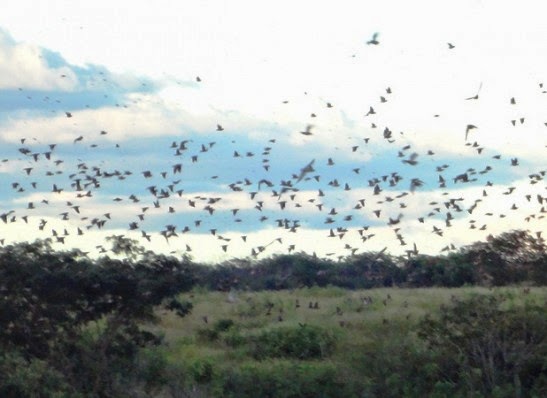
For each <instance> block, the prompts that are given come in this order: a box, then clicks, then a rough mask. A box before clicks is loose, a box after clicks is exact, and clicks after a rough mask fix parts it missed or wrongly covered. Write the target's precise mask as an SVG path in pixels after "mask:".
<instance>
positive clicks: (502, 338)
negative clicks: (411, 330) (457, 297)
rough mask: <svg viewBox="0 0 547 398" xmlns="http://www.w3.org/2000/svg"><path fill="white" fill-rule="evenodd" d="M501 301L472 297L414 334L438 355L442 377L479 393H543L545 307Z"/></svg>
mask: <svg viewBox="0 0 547 398" xmlns="http://www.w3.org/2000/svg"><path fill="white" fill-rule="evenodd" d="M507 301H508V298H507V297H506V296H505V295H489V296H486V295H478V296H474V297H471V298H470V299H468V300H464V301H459V302H457V303H455V304H454V305H453V306H452V307H447V308H443V309H442V310H441V314H440V317H439V318H432V317H429V318H427V319H425V320H424V321H423V322H422V323H421V324H420V326H419V335H420V337H421V338H422V339H423V340H424V341H426V342H427V344H428V345H429V346H430V347H431V348H432V349H433V350H435V351H436V352H437V353H438V358H437V359H438V363H439V366H440V367H441V368H442V374H443V375H444V376H443V379H444V381H446V382H450V383H453V384H454V385H458V386H460V388H461V389H463V390H464V391H465V392H467V393H475V392H478V393H480V394H482V395H494V396H505V395H506V392H508V391H509V392H511V394H512V395H515V394H516V395H517V396H523V395H527V394H526V393H529V392H530V391H531V390H536V391H538V390H539V391H541V392H542V395H545V393H547V384H546V383H545V371H546V370H547V369H546V365H547V363H546V361H545V358H547V309H546V308H545V306H544V305H538V304H536V303H533V302H528V303H525V305H524V306H519V307H515V306H513V305H510V303H509V304H508V303H507Z"/></svg>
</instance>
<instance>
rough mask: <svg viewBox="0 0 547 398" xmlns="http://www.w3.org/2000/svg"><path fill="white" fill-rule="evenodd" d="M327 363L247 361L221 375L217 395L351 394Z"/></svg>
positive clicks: (288, 397)
mask: <svg viewBox="0 0 547 398" xmlns="http://www.w3.org/2000/svg"><path fill="white" fill-rule="evenodd" d="M336 373H337V372H336V368H335V367H334V366H332V365H330V364H328V363H296V364H295V363H290V362H289V363H285V362H281V363H273V364H248V365H243V366H241V367H239V368H237V369H231V370H228V371H226V372H225V373H224V374H222V375H221V377H222V379H221V388H220V389H218V390H219V391H218V392H217V394H216V396H219V397H226V398H228V397H234V398H235V397H237V398H246V397H252V398H255V397H270V398H277V397H279V398H322V397H351V396H352V395H353V394H352V392H351V390H350V389H349V388H348V386H347V385H345V384H344V383H342V382H340V381H339V380H337V377H336Z"/></svg>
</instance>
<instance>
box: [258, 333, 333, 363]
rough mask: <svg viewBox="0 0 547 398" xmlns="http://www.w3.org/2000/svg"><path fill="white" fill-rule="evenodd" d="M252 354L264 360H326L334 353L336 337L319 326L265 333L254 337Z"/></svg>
mask: <svg viewBox="0 0 547 398" xmlns="http://www.w3.org/2000/svg"><path fill="white" fill-rule="evenodd" d="M250 340H251V346H252V348H251V353H252V356H253V357H254V358H256V359H264V358H296V359H314V358H325V357H327V356H328V355H330V353H331V352H332V351H333V349H334V346H335V342H336V339H335V336H334V335H333V334H332V333H331V332H329V331H327V330H325V329H323V328H320V327H318V326H311V325H300V326H297V327H284V328H278V329H273V330H269V331H265V332H263V333H261V334H259V335H258V336H252V337H251V338H250Z"/></svg>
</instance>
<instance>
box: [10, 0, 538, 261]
mask: <svg viewBox="0 0 547 398" xmlns="http://www.w3.org/2000/svg"><path fill="white" fill-rule="evenodd" d="M8 3H9V5H8V6H7V7H6V12H5V13H3V15H1V16H0V181H1V184H2V189H1V190H0V206H1V207H0V214H2V215H4V218H6V220H7V222H5V223H4V222H1V221H0V239H4V242H5V243H7V242H12V241H19V240H32V239H35V238H45V237H53V239H54V241H55V242H56V245H58V247H59V248H67V247H80V248H82V249H83V250H85V251H89V252H90V254H94V253H96V252H97V246H99V245H106V244H105V243H104V238H105V237H106V236H108V235H112V234H125V235H126V236H129V237H132V238H135V239H138V240H140V241H141V242H142V244H143V245H145V246H146V247H148V248H150V249H153V250H157V251H164V252H168V253H169V252H171V253H185V252H187V249H188V247H190V248H191V249H192V250H191V252H190V254H191V255H192V256H194V258H196V259H197V260H203V261H213V262H214V261H220V260H223V259H227V258H230V257H232V256H236V257H245V256H249V255H250V254H251V253H252V252H253V251H254V252H256V250H257V248H260V247H265V248H266V249H265V250H264V251H263V252H261V254H260V255H261V256H264V255H271V254H274V253H283V252H287V251H288V250H289V249H290V250H292V247H293V246H294V250H295V251H306V252H309V253H312V252H316V253H317V254H318V255H327V254H328V255H331V256H339V255H347V254H349V253H350V252H351V251H352V250H353V251H354V252H356V253H359V252H364V251H369V250H381V249H382V248H384V247H387V248H388V249H389V250H390V252H392V253H393V254H405V252H406V251H407V250H412V248H413V244H414V243H415V244H416V246H417V247H418V249H419V250H420V251H421V252H424V253H430V254H435V253H438V252H439V251H440V250H442V249H443V248H445V247H446V246H449V245H451V244H454V245H455V246H456V247H460V246H462V245H465V244H469V243H471V242H473V241H476V240H481V239H484V238H485V237H486V236H487V235H488V234H496V233H500V232H503V231H506V230H509V229H513V228H523V229H529V230H530V231H532V232H537V231H543V230H545V227H546V222H545V218H544V211H545V204H544V203H542V198H544V197H547V192H546V190H545V188H546V186H545V180H544V175H543V173H544V170H545V169H546V168H547V167H546V164H545V160H544V159H545V151H546V150H547V148H546V145H547V127H546V125H545V124H544V123H546V122H547V114H546V113H545V109H547V108H546V106H545V105H547V103H546V101H547V99H546V98H547V97H546V96H545V95H546V94H545V91H544V90H547V86H546V87H545V89H544V88H543V81H544V80H545V81H546V82H547V79H546V78H545V72H544V71H545V70H547V68H546V66H547V56H546V55H545V54H547V52H546V51H545V50H547V49H546V48H544V47H546V46H547V45H546V44H545V43H544V41H543V40H542V38H543V37H545V33H547V32H545V30H546V28H545V26H544V24H543V21H541V18H540V17H539V16H538V15H539V13H538V12H537V11H538V8H537V7H536V3H535V2H532V3H529V4H527V5H526V6H519V7H518V9H517V8H513V7H511V6H509V5H506V4H498V3H496V2H488V1H486V2H485V1H482V2H479V1H463V2H460V3H458V4H457V5H454V6H453V8H452V9H451V10H450V13H449V12H448V11H447V10H446V9H445V8H443V7H441V6H440V5H439V4H437V3H436V2H428V1H421V2H417V3H416V4H414V3H413V6H412V7H410V6H409V5H407V4H406V2H401V1H388V2H385V3H384V2H383V3H382V4H377V2H347V3H345V4H343V5H340V6H337V7H333V6H332V5H331V4H329V3H327V2H313V7H311V6H312V3H310V4H307V3H306V2H302V3H299V5H294V4H291V3H289V2H284V1H280V2H276V4H275V5H272V4H270V5H267V6H264V7H259V6H257V5H251V6H250V5H248V4H246V3H245V2H240V1H235V2H230V3H229V4H227V3H224V2H221V1H206V2H188V3H185V4H184V6H182V5H181V6H177V5H174V4H173V3H171V2H165V3H162V4H161V5H159V6H157V7H151V6H149V5H147V2H140V1H137V2H134V7H132V8H131V9H126V8H122V7H121V6H112V5H111V4H109V3H108V2H104V1H97V2H94V3H93V7H91V6H90V5H86V6H82V7H73V6H72V5H71V4H70V3H69V2H66V1H52V2H48V6H47V7H45V5H38V6H33V5H32V2H30V1H18V2H8ZM538 5H539V3H538ZM42 7H43V8H42ZM310 7H311V8H312V9H313V12H312V11H311V10H310ZM409 7H410V8H409ZM425 8H427V9H428V10H429V12H428V13H427V17H426V13H421V12H417V10H418V9H425ZM409 15H412V16H413V17H412V18H408V16H409ZM517 16H518V17H521V18H517ZM485 18H487V19H488V24H485V23H484V21H485ZM509 20H511V21H512V23H511V24H508V23H507V22H508V21H509ZM519 21H522V22H519ZM375 32H379V35H378V40H379V42H380V43H379V44H378V45H370V44H367V42H368V41H369V40H370V39H371V37H372V35H373V34H374V33H375ZM448 43H451V44H453V45H454V48H449V46H448ZM197 77H199V81H198V79H197ZM475 95H478V98H477V99H467V98H470V97H471V98H472V97H474V96H475ZM512 99H514V101H513V100H512ZM371 107H372V108H373V109H374V113H373V114H368V115H367V113H369V110H370V108H371ZM217 125H221V126H222V129H218V128H217ZM468 125H473V126H476V128H473V129H470V130H469V134H468V139H467V141H466V140H465V134H466V130H467V126H468ZM308 126H311V127H308ZM303 132H304V133H306V132H307V133H309V134H302V133H303ZM51 146H53V148H52V147H51ZM512 159H517V160H518V162H517V164H513V163H515V161H514V160H513V162H512ZM312 160H313V161H314V162H313V170H312V171H310V172H308V173H306V174H305V175H304V176H303V178H302V179H301V180H300V181H298V176H299V174H300V172H301V170H302V169H303V168H304V167H305V166H306V165H307V164H309V163H310V162H311V161H312ZM177 166H180V168H181V170H180V171H178V170H176V168H177ZM394 173H395V174H394ZM464 175H465V176H466V178H467V180H468V181H467V182H464V181H463V176H464ZM458 176H460V178H457V177H458ZM413 179H415V181H417V180H419V181H421V184H420V186H417V187H415V188H413V189H411V185H412V184H411V181H412V180H413ZM441 179H444V181H445V182H444V183H443V184H441V183H440V181H441ZM454 179H456V181H455V180H454ZM390 181H391V184H390ZM375 187H377V188H376V189H378V188H379V189H380V192H377V193H376V194H375V193H374V190H375ZM29 203H32V204H29ZM363 203H364V206H363ZM235 209H238V210H237V211H236V210H235ZM234 212H235V214H234ZM278 220H281V221H278ZM447 220H448V221H447ZM99 226H100V228H99ZM365 229H366V231H365V232H364V230H365ZM65 230H66V234H65ZM78 231H79V233H78ZM162 231H163V232H162ZM169 231H171V232H169ZM173 231H174V232H175V233H176V235H174V234H173V233H172V232H173ZM439 231H441V232H439ZM162 233H163V235H168V239H165V236H162ZM55 234H57V236H55ZM144 235H147V236H148V235H150V241H148V240H147V239H146V238H143V236H144ZM332 235H335V237H334V238H333V237H332ZM367 235H372V236H370V237H367V238H366V239H363V236H367ZM397 235H399V236H397ZM441 235H442V236H441ZM58 236H63V239H58ZM57 241H59V242H57ZM61 241H62V242H61ZM403 243H404V244H403ZM223 245H227V247H225V249H226V251H224V250H223Z"/></svg>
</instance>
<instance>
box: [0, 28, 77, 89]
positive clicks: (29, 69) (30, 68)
mask: <svg viewBox="0 0 547 398" xmlns="http://www.w3.org/2000/svg"><path fill="white" fill-rule="evenodd" d="M76 85H77V77H76V75H75V74H74V72H73V71H72V70H71V69H70V68H69V67H68V66H61V67H58V68H52V67H50V66H49V65H48V64H47V62H46V60H45V58H44V54H43V52H42V50H41V48H39V47H38V46H36V45H33V44H27V43H14V42H13V41H11V39H10V38H9V37H8V36H7V35H6V33H4V32H3V31H2V30H0V90H1V89H4V90H5V89H17V88H23V89H33V90H62V91H70V90H72V89H74V88H75V86H76Z"/></svg>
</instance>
